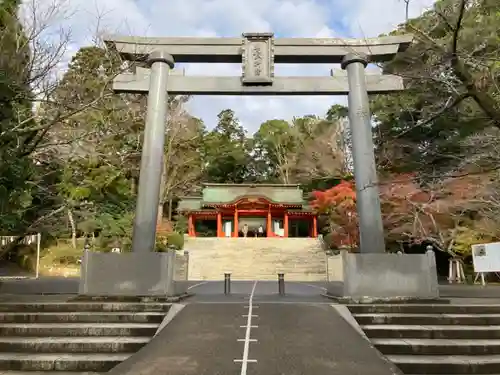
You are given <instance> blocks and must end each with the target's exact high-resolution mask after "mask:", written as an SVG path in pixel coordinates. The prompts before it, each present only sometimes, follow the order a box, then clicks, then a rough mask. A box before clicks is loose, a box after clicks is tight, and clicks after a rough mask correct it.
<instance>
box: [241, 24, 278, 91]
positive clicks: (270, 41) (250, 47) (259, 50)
mask: <svg viewBox="0 0 500 375" xmlns="http://www.w3.org/2000/svg"><path fill="white" fill-rule="evenodd" d="M273 77H274V35H273V34H272V33H245V34H243V50H242V77H241V82H242V83H243V84H244V85H271V84H272V83H273Z"/></svg>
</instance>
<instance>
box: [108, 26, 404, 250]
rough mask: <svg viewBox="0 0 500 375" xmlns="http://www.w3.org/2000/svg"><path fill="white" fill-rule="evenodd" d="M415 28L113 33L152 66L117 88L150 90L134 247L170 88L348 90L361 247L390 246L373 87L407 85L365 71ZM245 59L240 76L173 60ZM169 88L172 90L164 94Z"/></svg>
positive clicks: (152, 189)
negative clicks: (285, 67)
mask: <svg viewBox="0 0 500 375" xmlns="http://www.w3.org/2000/svg"><path fill="white" fill-rule="evenodd" d="M411 40H412V36H410V35H405V36H389V37H383V38H374V39H363V40H356V39H354V40H346V39H336V38H278V39H275V38H274V37H273V34H272V33H245V34H243V36H242V38H144V37H121V36H108V37H106V38H105V42H106V44H107V46H108V47H109V48H112V49H114V50H116V51H118V52H119V53H120V55H121V56H122V58H123V59H125V60H129V61H137V60H142V61H146V62H147V63H148V65H149V66H150V68H149V69H146V68H136V70H135V72H133V73H130V74H121V75H119V76H118V77H116V79H115V81H114V84H113V89H114V90H115V91H116V92H133V93H146V92H147V93H148V112H147V118H146V129H145V137H144V144H143V151H142V160H141V172H140V178H139V191H138V199H137V208H136V216H135V221H134V232H133V242H132V250H133V251H134V252H136V251H141V252H142V251H151V250H152V249H153V247H154V243H155V237H156V220H157V212H158V203H159V193H160V180H161V170H162V163H163V143H164V133H165V122H166V116H167V113H166V111H167V106H166V104H165V103H166V101H167V95H168V94H170V95H179V94H185V95H346V94H347V95H348V96H349V121H350V126H351V131H352V144H353V160H354V175H355V179H356V190H357V204H358V213H359V223H360V237H361V238H360V249H361V252H363V253H370V252H371V253H383V252H385V245H384V234H383V227H382V218H381V212H380V202H379V192H378V187H377V173H376V166H375V157H374V152H373V147H374V145H373V140H372V127H371V122H370V109H369V104H368V94H369V93H371V94H378V93H387V92H394V91H400V90H403V89H404V88H403V82H402V79H401V78H400V77H397V76H393V75H381V74H368V75H365V67H366V65H367V64H368V62H384V61H389V60H391V59H392V58H393V57H394V55H395V54H396V53H398V52H400V51H404V50H405V49H406V48H407V47H408V46H409V44H410V43H411ZM176 62H177V63H241V64H242V74H241V76H236V77H226V76H223V77H214V76H191V77H190V76H185V75H184V74H182V73H178V72H175V70H171V69H173V68H174V64H175V63H176ZM276 63H304V64H310V63H313V64H320V63H321V64H338V63H340V64H341V66H342V69H345V70H346V71H347V75H345V74H338V75H337V74H333V72H332V74H331V76H324V77H295V76H294V77H279V76H275V74H274V65H275V64H276ZM167 93H168V94H167Z"/></svg>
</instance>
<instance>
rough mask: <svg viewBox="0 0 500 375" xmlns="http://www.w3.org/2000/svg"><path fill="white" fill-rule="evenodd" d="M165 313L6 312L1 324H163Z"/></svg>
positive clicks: (1, 315) (0, 320) (2, 315)
mask: <svg viewBox="0 0 500 375" xmlns="http://www.w3.org/2000/svg"><path fill="white" fill-rule="evenodd" d="M165 314H166V313H165V312H149V311H148V312H133V313H127V312H114V311H113V312H81V311H74V312H38V313H37V312H29V313H23V312H5V313H2V314H0V323H1V322H5V323H10V322H15V323H57V322H61V323H64V322H68V323H69V322H80V323H90V322H95V323H120V322H123V323H161V322H162V320H163V318H164V317H165Z"/></svg>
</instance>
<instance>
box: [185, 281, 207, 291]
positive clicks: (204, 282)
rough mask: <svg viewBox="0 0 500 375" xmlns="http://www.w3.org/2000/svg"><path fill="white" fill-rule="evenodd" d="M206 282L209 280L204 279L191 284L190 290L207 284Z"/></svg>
mask: <svg viewBox="0 0 500 375" xmlns="http://www.w3.org/2000/svg"><path fill="white" fill-rule="evenodd" d="M205 284H208V281H202V282H201V283H198V284H194V285H191V286H190V287H189V288H188V290H190V289H193V288H196V287H197V286H201V285H205Z"/></svg>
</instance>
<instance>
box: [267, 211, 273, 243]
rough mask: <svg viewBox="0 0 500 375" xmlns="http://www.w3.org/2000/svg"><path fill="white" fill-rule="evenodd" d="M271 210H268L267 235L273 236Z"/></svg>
mask: <svg viewBox="0 0 500 375" xmlns="http://www.w3.org/2000/svg"><path fill="white" fill-rule="evenodd" d="M271 220H272V218H271V211H267V222H266V232H267V237H271V236H272V235H271V231H272V226H271Z"/></svg>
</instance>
